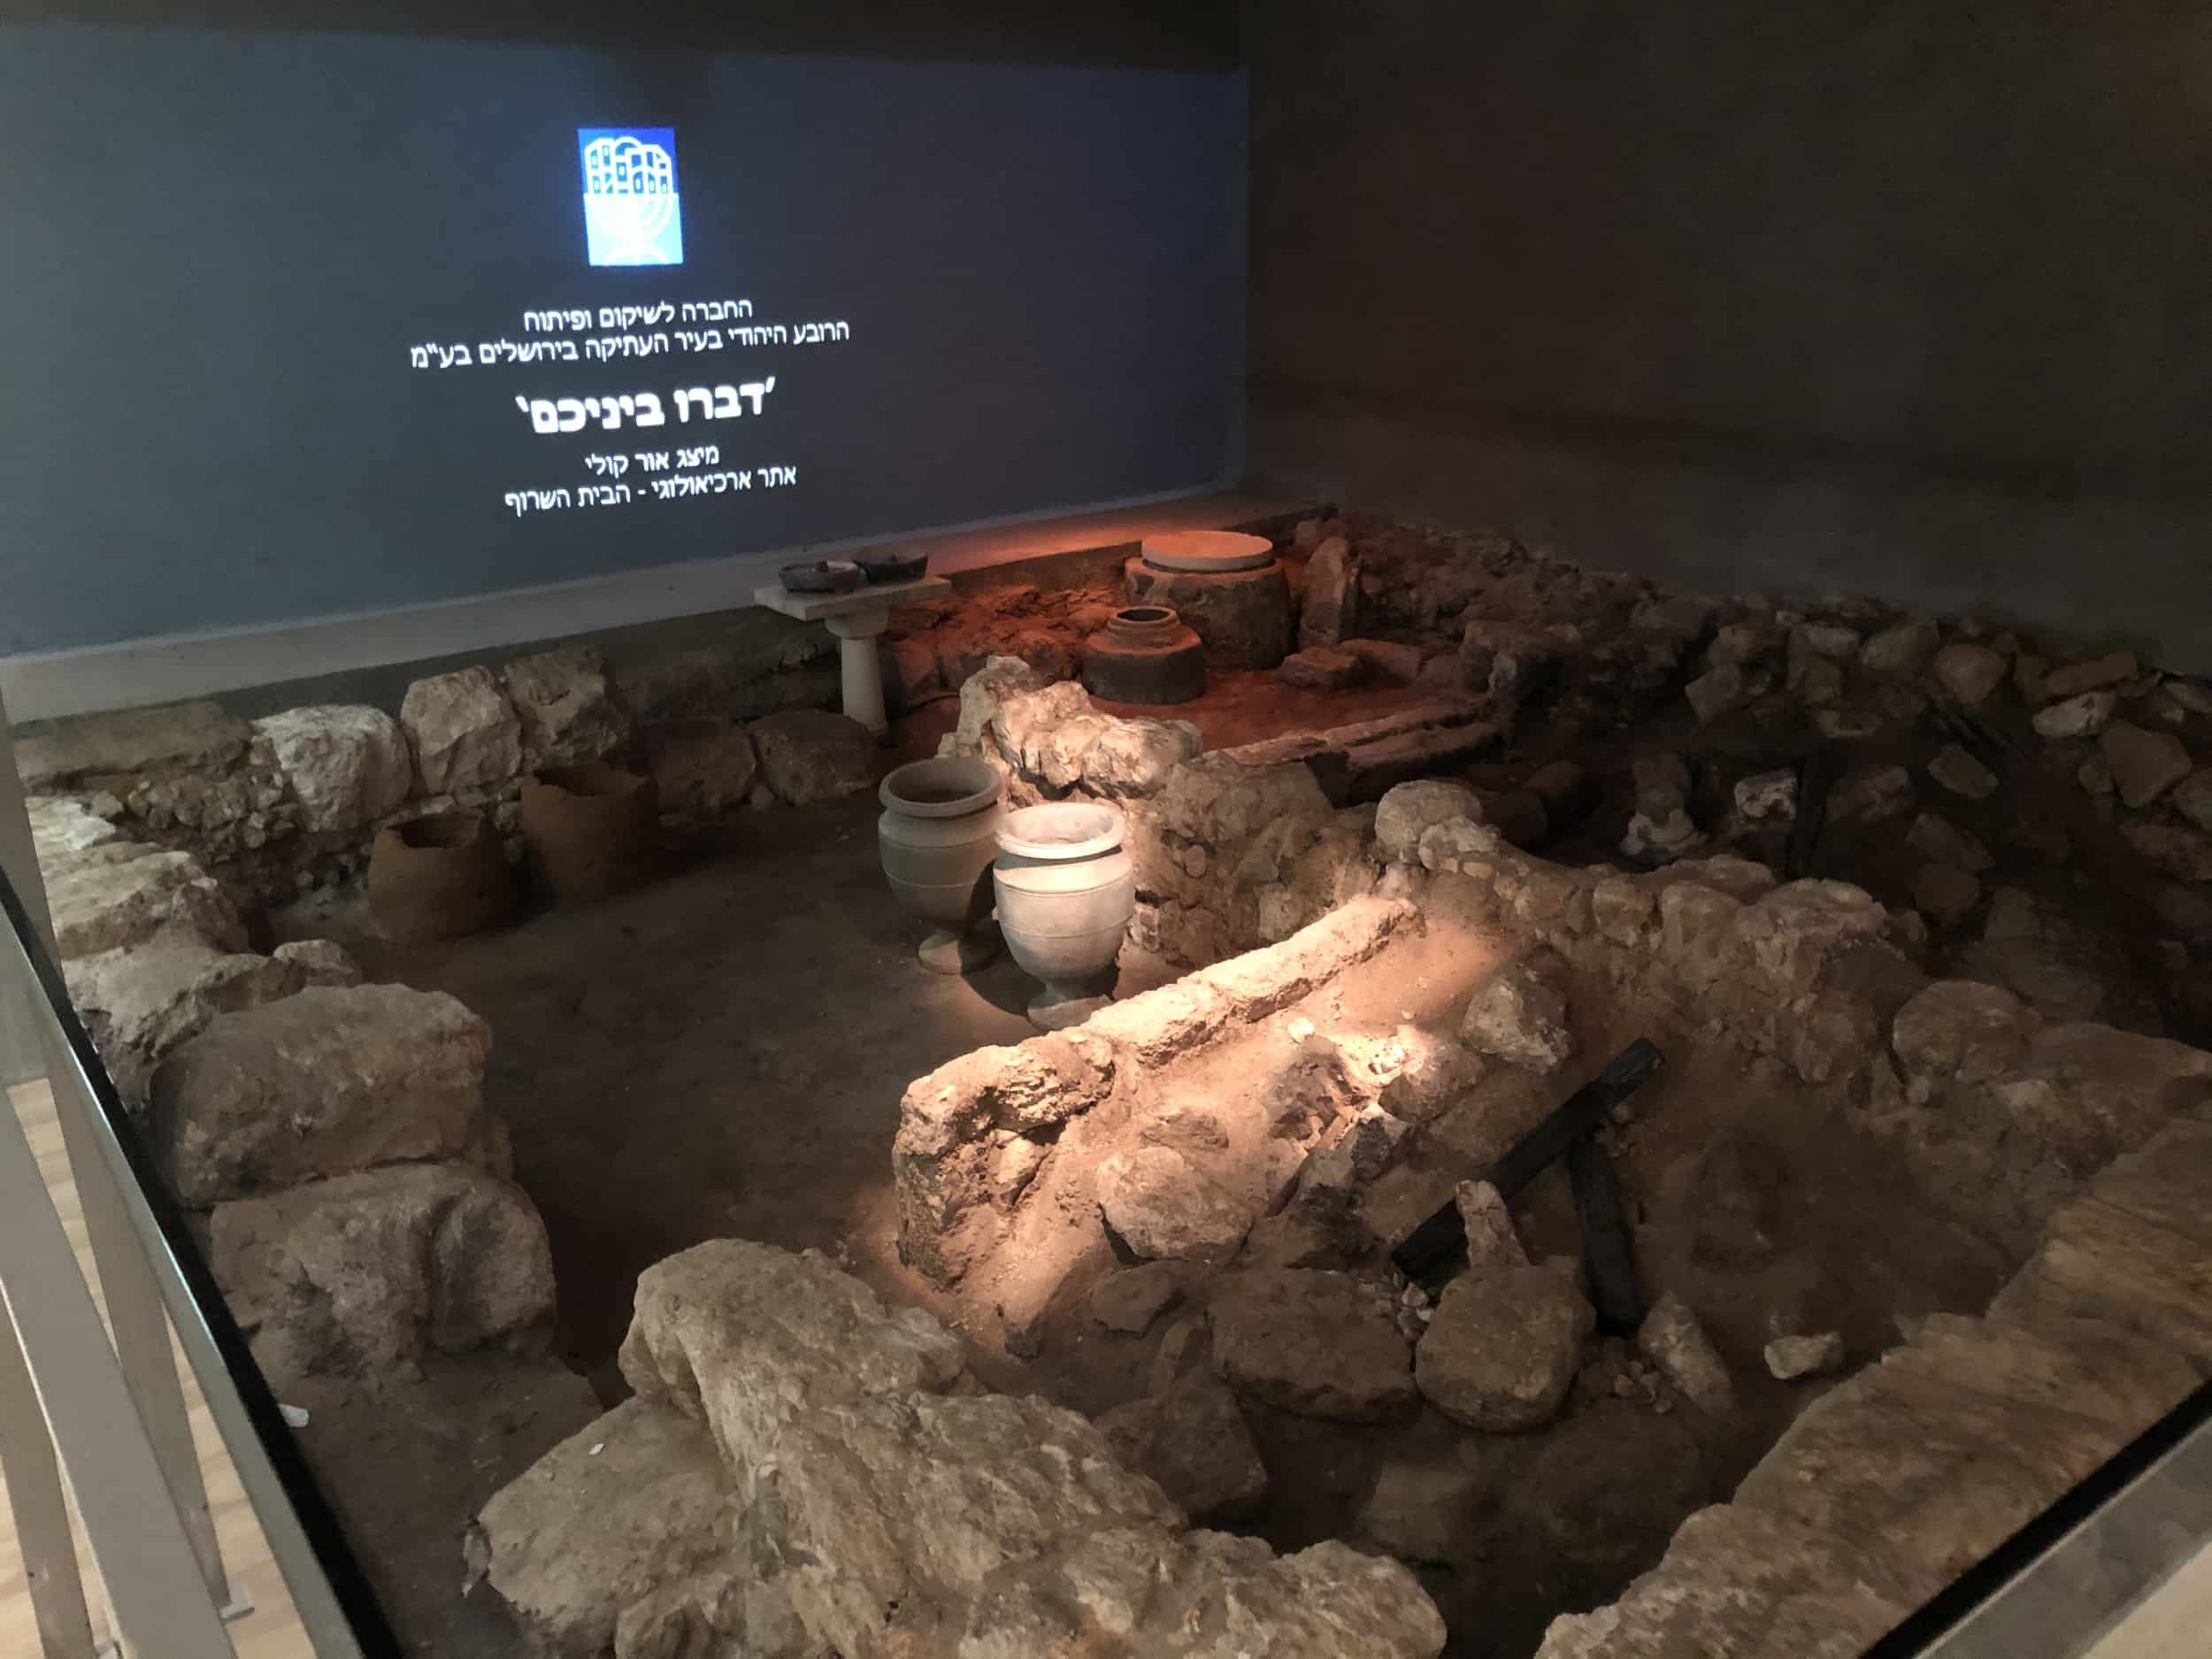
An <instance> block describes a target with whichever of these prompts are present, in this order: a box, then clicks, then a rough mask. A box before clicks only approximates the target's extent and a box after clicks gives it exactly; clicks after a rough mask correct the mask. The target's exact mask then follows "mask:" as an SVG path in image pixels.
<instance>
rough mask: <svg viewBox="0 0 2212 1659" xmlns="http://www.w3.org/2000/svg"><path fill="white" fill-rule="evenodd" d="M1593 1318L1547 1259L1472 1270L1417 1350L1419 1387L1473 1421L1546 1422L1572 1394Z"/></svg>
mask: <svg viewBox="0 0 2212 1659" xmlns="http://www.w3.org/2000/svg"><path fill="white" fill-rule="evenodd" d="M1596 1323H1597V1316H1596V1315H1595V1314H1594V1312H1592V1310H1591V1308H1590V1304H1589V1303H1588V1302H1586V1301H1585V1300H1584V1299H1583V1295H1582V1293H1581V1292H1580V1291H1579V1290H1578V1289H1577V1288H1576V1286H1575V1285H1574V1283H1573V1282H1572V1280H1571V1279H1569V1278H1568V1277H1567V1276H1566V1275H1565V1274H1563V1273H1560V1272H1557V1271H1554V1270H1553V1269H1551V1268H1549V1267H1507V1268H1503V1269H1501V1270H1499V1271H1494V1272H1487V1273H1480V1274H1477V1273H1469V1274H1467V1275H1465V1276H1464V1277H1463V1278H1460V1279H1454V1280H1453V1281H1452V1282H1451V1283H1450V1284H1449V1285H1448V1286H1445V1289H1444V1294H1443V1297H1442V1299H1441V1300H1440V1301H1439V1302H1438V1303H1437V1307H1436V1314H1435V1317H1433V1318H1432V1319H1431V1320H1430V1321H1429V1328H1428V1331H1427V1333H1426V1334H1425V1335H1424V1336H1423V1337H1422V1339H1421V1345H1420V1348H1418V1349H1417V1352H1416V1353H1415V1356H1414V1373H1415V1376H1416V1378H1417V1379H1418V1381H1419V1384H1420V1389H1421V1392H1422V1394H1425V1395H1426V1396H1427V1397H1428V1400H1429V1402H1430V1403H1431V1404H1432V1405H1434V1406H1435V1407H1436V1408H1437V1409H1439V1410H1440V1411H1442V1412H1443V1413H1444V1414H1445V1415H1446V1416H1448V1417H1453V1418H1455V1419H1456V1420H1457V1421H1459V1422H1461V1423H1464V1424H1466V1425H1468V1426H1469V1427H1470V1428H1477V1429H1487V1430H1490V1431H1492V1432H1510V1431H1513V1430H1517V1429H1530V1428H1534V1427H1536V1426H1537V1425H1540V1424H1542V1423H1547V1422H1549V1421H1550V1420H1551V1418H1552V1417H1553V1416H1554V1415H1555V1414H1556V1413H1557V1411H1558V1409H1559V1407H1560V1404H1561V1402H1563V1401H1564V1400H1565V1399H1566V1397H1567V1389H1568V1386H1569V1385H1570V1384H1571V1383H1572V1382H1573V1381H1574V1374H1575V1371H1576V1369H1577V1368H1578V1366H1579V1365H1580V1364H1581V1363H1582V1345H1583V1342H1584V1341H1585V1340H1586V1339H1587V1337H1588V1336H1589V1334H1590V1333H1591V1332H1592V1331H1593V1330H1594V1328H1595V1327H1596Z"/></svg>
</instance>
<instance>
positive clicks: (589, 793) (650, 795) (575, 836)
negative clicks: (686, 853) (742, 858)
mask: <svg viewBox="0 0 2212 1659" xmlns="http://www.w3.org/2000/svg"><path fill="white" fill-rule="evenodd" d="M660 837H661V818H660V791H659V790H658V789H657V788H656V787H654V785H653V780H651V779H650V778H646V777H641V776H640V775H639V774H638V773H636V772H625V771H623V770H622V769H621V768H620V767H619V766H609V765H605V764H602V763H600V762H597V761H589V762H587V763H585V764H582V765H580V766H556V767H554V768H552V769H550V770H549V771H546V772H539V773H538V774H537V775H536V776H534V777H530V778H525V779H524V780H522V844H523V850H524V852H525V853H526V856H527V857H528V860H529V864H530V874H531V877H532V879H534V880H535V881H536V882H537V884H538V885H539V886H540V887H542V888H544V890H545V891H546V892H547V893H548V894H549V895H551V896H552V897H553V898H555V899H556V900H557V901H559V902H562V903H564V904H577V903H584V902H589V901H590V900H593V899H603V898H606V897H609V896H611V895H613V894H617V893H623V892H626V891H628V890H629V889H630V888H632V887H637V886H639V885H641V883H643V882H646V881H648V880H650V879H652V878H653V876H654V875H656V874H657V873H658V872H659V868H660V852H661V840H660Z"/></svg>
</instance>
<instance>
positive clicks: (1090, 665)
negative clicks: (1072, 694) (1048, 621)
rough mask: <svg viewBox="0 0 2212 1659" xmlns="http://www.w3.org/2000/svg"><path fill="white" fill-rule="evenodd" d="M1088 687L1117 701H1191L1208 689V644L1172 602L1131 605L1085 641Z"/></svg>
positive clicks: (1100, 695) (1094, 693)
mask: <svg viewBox="0 0 2212 1659" xmlns="http://www.w3.org/2000/svg"><path fill="white" fill-rule="evenodd" d="M1083 687H1084V689H1085V690H1087V691H1088V692H1089V693H1090V694H1091V695H1093V696H1094V697H1104V698H1106V699H1107V700H1108V701H1109V702H1111V703H1188V702H1189V701H1190V700H1191V699H1192V698H1193V697H1195V696H1196V695H1198V694H1199V693H1200V692H1202V691H1203V690H1205V688H1206V647H1205V642H1204V641H1202V640H1201V639H1200V638H1199V637H1198V635H1197V634H1194V633H1193V632H1192V631H1191V630H1190V629H1189V628H1187V627H1186V626H1184V625H1183V620H1182V618H1180V617H1179V616H1177V615H1176V614H1175V612H1174V611H1173V610H1172V609H1171V608H1170V607H1169V606H1166V605H1131V606H1129V607H1128V608H1127V609H1125V610H1122V611H1115V612H1114V614H1113V615H1112V616H1111V617H1110V618H1108V620H1107V623H1106V626H1104V627H1102V628H1101V629H1100V630H1099V631H1098V632H1097V633H1095V634H1092V635H1091V636H1090V638H1089V639H1087V640H1086V641H1083Z"/></svg>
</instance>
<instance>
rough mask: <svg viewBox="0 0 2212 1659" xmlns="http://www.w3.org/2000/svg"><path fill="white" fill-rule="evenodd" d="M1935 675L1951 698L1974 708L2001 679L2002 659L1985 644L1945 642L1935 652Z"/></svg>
mask: <svg viewBox="0 0 2212 1659" xmlns="http://www.w3.org/2000/svg"><path fill="white" fill-rule="evenodd" d="M1935 677H1936V681H1937V683H1938V684H1939V685H1940V686H1941V687H1943V689H1944V690H1945V691H1947V692H1948V693H1949V694H1950V695H1951V696H1952V697H1953V698H1955V700H1956V701H1958V702H1960V703H1964V704H1965V705H1966V706H1967V707H1968V708H1970V709H1971V708H1975V707H1977V706H1978V705H1979V704H1980V703H1982V701H1983V700H1984V699H1985V698H1986V697H1987V696H1988V695H1989V694H1990V693H1991V692H1993V691H1994V690H1996V689H1997V687H1999V686H2000V685H2001V684H2002V683H2003V682H2004V678H2005V659H2004V657H2002V656H2001V655H2000V654H1999V653H1998V652H1996V651H1993V650H1991V649H1989V647H1987V646H1986V645H1969V644H1963V643H1962V644H1957V645H1947V646H1945V647H1944V648H1943V649H1941V650H1939V651H1938V652H1937V653H1936V656H1935Z"/></svg>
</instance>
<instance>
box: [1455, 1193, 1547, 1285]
mask: <svg viewBox="0 0 2212 1659" xmlns="http://www.w3.org/2000/svg"><path fill="white" fill-rule="evenodd" d="M1452 1198H1453V1202H1455V1204H1456V1205H1457V1206H1458V1209H1459V1219H1460V1222H1461V1224H1462V1225H1463V1226H1464V1227H1465V1228H1466V1230H1467V1271H1469V1272H1471V1273H1487V1272H1491V1271H1495V1270H1496V1269H1498V1268H1502V1267H1526V1266H1527V1265H1528V1252H1527V1251H1525V1250H1524V1249H1523V1248H1521V1239H1520V1235H1519V1234H1518V1233H1516V1232H1514V1230H1513V1212H1512V1211H1511V1210H1508V1209H1507V1208H1506V1204H1505V1200H1504V1199H1503V1198H1502V1197H1501V1196H1500V1195H1499V1193H1498V1189H1497V1188H1496V1187H1493V1186H1491V1184H1490V1183H1489V1182H1488V1181H1462V1182H1460V1184H1459V1185H1458V1187H1456V1188H1455V1189H1454V1191H1453V1194H1452Z"/></svg>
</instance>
